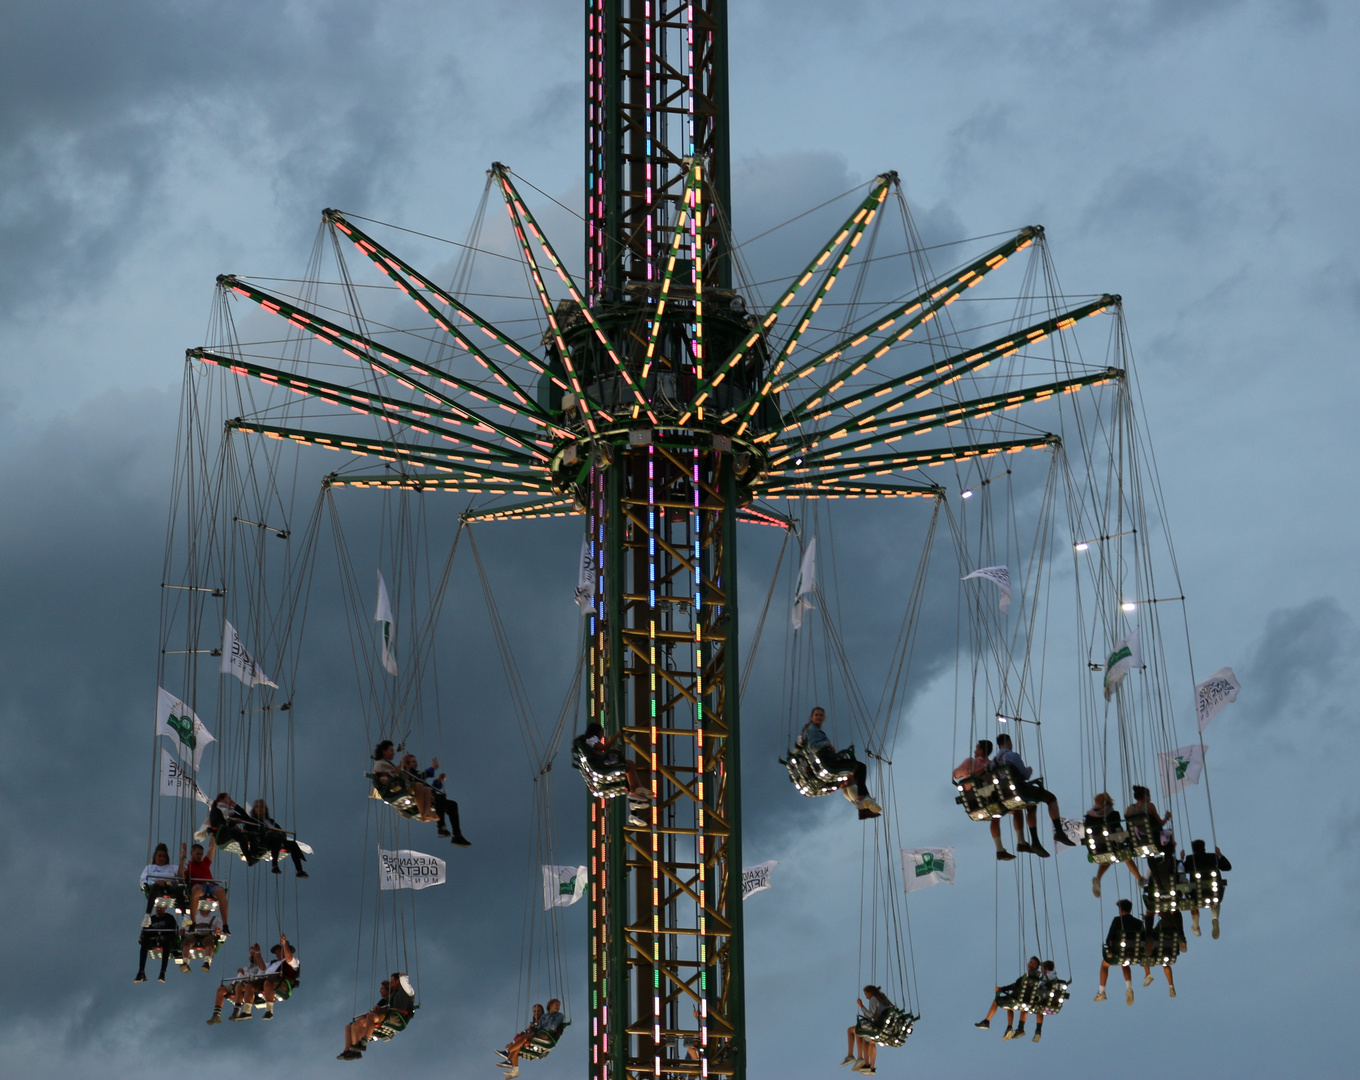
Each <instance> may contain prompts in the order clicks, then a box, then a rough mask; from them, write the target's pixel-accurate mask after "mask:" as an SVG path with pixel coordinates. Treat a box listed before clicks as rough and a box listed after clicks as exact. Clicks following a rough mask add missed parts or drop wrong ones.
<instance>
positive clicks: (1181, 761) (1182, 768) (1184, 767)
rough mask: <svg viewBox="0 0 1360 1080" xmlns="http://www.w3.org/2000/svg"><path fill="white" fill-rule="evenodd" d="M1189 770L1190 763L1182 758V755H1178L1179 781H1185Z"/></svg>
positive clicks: (1177, 777)
mask: <svg viewBox="0 0 1360 1080" xmlns="http://www.w3.org/2000/svg"><path fill="white" fill-rule="evenodd" d="M1189 768H1190V762H1189V761H1187V760H1186V759H1185V758H1183V757H1181V756H1180V754H1177V755H1176V779H1177V780H1184V779H1185V773H1186V770H1187V769H1189Z"/></svg>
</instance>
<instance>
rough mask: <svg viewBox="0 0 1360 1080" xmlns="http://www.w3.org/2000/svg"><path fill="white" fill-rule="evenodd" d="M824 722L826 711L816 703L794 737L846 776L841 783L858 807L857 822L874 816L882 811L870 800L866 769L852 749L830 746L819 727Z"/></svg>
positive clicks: (839, 773) (832, 770) (822, 761)
mask: <svg viewBox="0 0 1360 1080" xmlns="http://www.w3.org/2000/svg"><path fill="white" fill-rule="evenodd" d="M825 722H826V710H825V709H823V708H822V707H821V706H820V705H818V706H817V707H816V708H815V709H813V710H812V716H811V717H809V719H808V722H807V723H806V724H804V725H803V730H802V732H801V734H799V736H798V741H799V743H801V744H802V745H804V746H806V747H807V748H808V749H809V750H810V751H812V753H813V754H814V755H816V757H817V760H819V761H820V762H821V763H822V764H823V765H825V766H826V767H827V769H828V770H830V771H831V772H833V773H835V774H836V775H838V776H845V777H847V780H846V782H845V785H844V786H845V788H846V789H847V791H848V792H849V793H850V794H851V795H853V796H854V798H853V799H852V801H853V802H854V804H855V806H856V807H858V808H859V817H860V820H861V821H863V820H865V819H866V818H876V817H878V816H879V815H880V814H882V813H883V807H881V806H879V805H878V803H876V802H874V800H873V798H872V797H871V796H870V795H869V784H868V781H867V775H868V768H867V767H866V766H865V764H864V762H862V761H860V760H858V759H857V758H856V757H855V752H854V751H853V750H840V751H838V750H837V749H836V748H835V747H834V746H832V745H831V739H830V738H829V737H828V736H827V734H826V732H825V731H823V730H822V724H824V723H825Z"/></svg>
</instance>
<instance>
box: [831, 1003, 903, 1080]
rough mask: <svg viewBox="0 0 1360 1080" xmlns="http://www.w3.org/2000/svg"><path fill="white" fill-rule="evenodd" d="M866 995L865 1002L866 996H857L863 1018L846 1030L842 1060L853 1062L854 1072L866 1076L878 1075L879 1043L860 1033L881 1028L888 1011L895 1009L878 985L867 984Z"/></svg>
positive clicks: (846, 1062) (847, 1062)
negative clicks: (864, 1030)
mask: <svg viewBox="0 0 1360 1080" xmlns="http://www.w3.org/2000/svg"><path fill="white" fill-rule="evenodd" d="M864 997H865V998H868V999H869V1001H868V1004H865V1002H864V998H856V999H855V1004H857V1005H858V1006H859V1011H860V1014H861V1018H860V1019H859V1020H856V1021H855V1023H854V1024H853V1025H851V1026H850V1027H848V1028H846V1031H845V1044H846V1045H845V1058H844V1059H843V1060H842V1061H841V1064H842V1065H850V1064H851V1062H853V1063H854V1064H853V1066H852V1070H851V1071H853V1072H857V1073H862V1074H863V1075H864V1076H876V1075H878V1074H877V1072H876V1071H875V1066H876V1065H877V1063H878V1044H877V1043H875V1042H874V1041H873V1040H872V1039H868V1038H865V1037H864V1036H863V1035H861V1034H860V1031H861V1029H862V1028H863V1029H869V1028H881V1027H882V1025H883V1021H884V1019H885V1018H886V1017H887V1015H888V1013H889V1012H891V1011H892V1010H893V1009H895V1008H896V1007H897V1006H895V1005H894V1004H893V1003H892V1002H891V1001H889V1000H888V995H887V994H885V993H883V991H882V990H881V989H880V988H879V987H877V986H866V987H865V988H864Z"/></svg>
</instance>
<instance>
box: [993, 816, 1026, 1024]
mask: <svg viewBox="0 0 1360 1080" xmlns="http://www.w3.org/2000/svg"><path fill="white" fill-rule="evenodd" d="M1016 813H1019V811H1016ZM992 843H993V844H995V845H996V857H997V858H998V859H1000V860H1002V861H1003V862H1004V861H1006V860H1007V859H1013V858H1015V856H1014V855H1012V854H1011V853H1010V852H1009V851H1007V850H1006V845H1005V844H1003V843H1002V842H1001V819H1000V818H992ZM993 1011H995V1010H993ZM987 1018H988V1019H989V1020H990V1019H991V1016H990V1015H989V1016H988V1017H987Z"/></svg>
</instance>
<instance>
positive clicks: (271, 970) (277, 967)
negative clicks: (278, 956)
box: [264, 953, 302, 975]
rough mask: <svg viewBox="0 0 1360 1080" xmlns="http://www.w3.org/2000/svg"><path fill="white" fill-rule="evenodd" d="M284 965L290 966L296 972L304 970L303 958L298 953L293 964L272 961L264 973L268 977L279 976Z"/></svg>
mask: <svg viewBox="0 0 1360 1080" xmlns="http://www.w3.org/2000/svg"><path fill="white" fill-rule="evenodd" d="M284 964H288V966H289V967H290V968H292V969H293V970H294V971H299V970H301V968H302V960H301V958H300V957H299V956H298V954H297V953H293V960H292V963H289V962H288V961H287V960H272V961H270V964H269V966H268V967H267V968H265V969H264V973H265V974H266V975H277V974H279V972H280V971H282V970H283V965H284Z"/></svg>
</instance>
